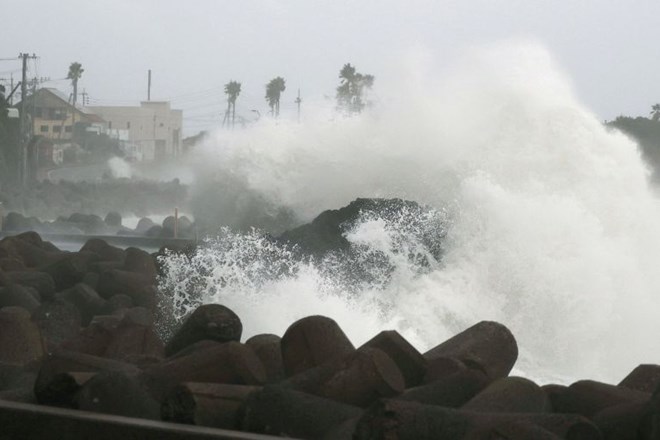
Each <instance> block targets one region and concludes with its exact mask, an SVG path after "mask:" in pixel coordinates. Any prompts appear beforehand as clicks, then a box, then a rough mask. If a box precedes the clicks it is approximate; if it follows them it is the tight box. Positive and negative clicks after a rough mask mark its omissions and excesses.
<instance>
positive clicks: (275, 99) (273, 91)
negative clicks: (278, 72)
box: [266, 76, 286, 117]
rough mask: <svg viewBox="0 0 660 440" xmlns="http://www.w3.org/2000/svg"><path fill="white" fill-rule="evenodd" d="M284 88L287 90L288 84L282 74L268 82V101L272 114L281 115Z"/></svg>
mask: <svg viewBox="0 0 660 440" xmlns="http://www.w3.org/2000/svg"><path fill="white" fill-rule="evenodd" d="M284 90H286V84H285V81H284V78H282V77H281V76H278V77H277V78H273V79H271V80H270V81H269V82H268V84H266V101H268V106H269V107H270V113H271V115H273V116H275V117H277V116H279V115H280V95H281V94H282V92H283V91H284Z"/></svg>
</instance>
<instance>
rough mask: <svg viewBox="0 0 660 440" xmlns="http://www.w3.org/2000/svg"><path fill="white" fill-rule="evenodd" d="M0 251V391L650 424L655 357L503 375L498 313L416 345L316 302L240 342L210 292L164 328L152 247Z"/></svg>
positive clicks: (391, 415) (337, 422) (648, 433)
mask: <svg viewBox="0 0 660 440" xmlns="http://www.w3.org/2000/svg"><path fill="white" fill-rule="evenodd" d="M0 258H2V259H3V260H4V261H12V262H14V263H12V264H5V265H3V266H2V269H1V270H0V400H2V401H5V402H28V403H31V402H36V403H38V404H40V405H44V406H50V407H60V408H71V409H80V410H85V411H90V412H93V413H99V414H110V415H121V416H128V417H133V418H139V419H145V420H166V421H171V422H176V423H182V424H192V425H200V426H207V427H213V428H223V429H231V430H237V431H244V432H246V433H253V434H267V435H275V436H283V437H295V438H310V439H318V438H320V439H323V438H326V439H344V438H345V439H512V440H516V439H520V440H527V439H562V438H563V439H656V438H660V388H658V387H659V386H660V385H659V383H658V382H660V380H659V379H658V377H660V374H659V371H660V366H658V365H649V364H645V365H640V366H639V367H637V368H636V369H634V371H632V372H631V373H630V374H629V375H628V376H627V377H625V378H622V381H621V383H619V384H618V385H616V384H607V383H602V382H597V381H593V380H580V381H577V382H575V383H573V384H571V385H569V386H563V385H556V384H538V383H535V382H533V381H531V380H529V379H526V378H522V377H517V376H514V375H511V371H512V368H513V367H514V366H515V362H516V360H517V357H518V345H517V342H516V339H515V337H514V335H513V334H512V333H511V332H510V331H509V329H507V328H506V327H505V326H504V325H502V324H500V323H497V322H492V321H482V322H478V323H475V324H474V325H473V326H471V327H469V328H467V329H465V330H463V331H462V332H459V333H457V334H456V335H454V336H453V337H451V338H449V339H447V340H445V341H438V344H437V345H436V346H435V347H433V348H431V349H430V350H428V351H427V352H426V353H420V352H419V351H418V350H417V349H416V348H415V347H414V346H413V345H411V344H410V343H409V342H408V341H406V339H405V338H404V337H403V336H402V335H401V334H399V333H397V332H396V331H393V330H390V331H383V332H381V333H379V334H377V335H372V336H373V337H372V338H371V339H369V340H368V342H366V343H365V344H363V345H362V346H361V347H358V348H356V347H355V346H354V345H353V344H352V342H351V341H350V340H349V338H348V337H347V336H346V334H345V333H344V332H343V331H342V329H341V328H340V326H339V325H338V324H337V323H336V322H335V321H333V320H332V319H331V318H328V317H325V316H318V315H317V316H308V317H304V318H302V319H299V320H298V321H295V322H292V323H291V325H290V326H289V328H288V329H287V330H286V331H285V332H284V333H283V334H282V335H274V334H262V335H256V336H253V337H251V338H249V339H247V340H246V341H243V338H244V336H243V334H242V324H241V319H240V317H239V316H237V315H236V314H235V313H234V312H233V311H232V310H230V309H229V308H227V307H225V306H222V305H218V304H206V305H202V306H199V307H197V308H196V309H195V310H194V311H193V312H192V313H191V314H190V315H189V316H188V317H187V319H186V320H185V321H184V322H183V323H182V324H181V326H180V327H179V328H178V329H177V331H175V332H174V333H173V334H172V336H171V337H170V338H169V339H168V340H165V341H163V340H161V338H160V336H159V334H158V332H157V331H156V328H155V323H154V321H155V318H154V316H155V314H156V303H157V299H158V292H157V290H156V282H157V267H158V266H157V263H156V261H155V256H154V255H150V254H148V253H146V252H143V251H140V250H139V249H127V250H123V249H119V248H116V247H113V246H110V245H108V244H107V243H105V242H103V241H102V240H98V239H94V240H90V241H89V242H88V243H87V244H85V246H83V249H82V250H81V251H79V252H63V251H60V250H58V249H57V248H56V247H54V246H53V245H52V244H50V243H48V242H47V241H44V240H42V239H41V237H40V236H39V235H38V234H35V233H25V234H20V235H17V236H12V237H7V238H5V239H3V240H1V241H0ZM90 280H93V281H94V282H93V283H92V281H90ZM92 284H94V285H92ZM16 426H18V424H17V425H16ZM11 429H13V428H12V427H11V426H10V427H8V428H7V429H4V430H3V432H2V435H4V436H8V437H7V438H12V437H11V436H12V432H11Z"/></svg>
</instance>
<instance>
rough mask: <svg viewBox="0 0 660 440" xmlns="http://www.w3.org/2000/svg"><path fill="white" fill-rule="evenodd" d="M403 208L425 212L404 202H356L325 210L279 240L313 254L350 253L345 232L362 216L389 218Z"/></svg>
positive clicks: (370, 200) (363, 200)
mask: <svg viewBox="0 0 660 440" xmlns="http://www.w3.org/2000/svg"><path fill="white" fill-rule="evenodd" d="M403 209H406V210H413V211H419V212H420V213H421V212H423V210H424V209H423V208H422V207H421V206H420V205H419V204H417V203H416V202H409V201H405V200H401V199H356V200H354V201H352V202H351V203H350V204H349V205H348V206H345V207H343V208H341V209H335V210H328V211H323V212H322V213H321V214H319V215H318V216H317V217H316V218H315V219H314V220H312V222H311V223H308V224H305V225H302V226H299V227H297V228H294V229H291V230H289V231H286V232H284V233H283V234H282V235H280V237H279V238H278V240H279V241H281V242H284V243H289V244H291V245H295V246H297V247H298V248H299V249H300V250H302V251H303V252H305V253H308V254H312V255H322V254H324V253H326V252H328V251H336V250H347V249H348V248H349V246H350V245H349V242H348V240H347V239H346V237H345V232H346V230H347V228H350V226H352V225H353V224H354V223H355V222H356V221H357V220H358V219H359V217H360V215H362V214H363V213H367V212H370V213H376V214H379V215H383V216H390V215H391V214H393V213H396V212H399V211H401V210H403Z"/></svg>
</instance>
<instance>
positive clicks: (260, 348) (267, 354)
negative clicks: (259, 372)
mask: <svg viewBox="0 0 660 440" xmlns="http://www.w3.org/2000/svg"><path fill="white" fill-rule="evenodd" d="M281 341H282V338H280V337H279V336H277V335H271V334H261V335H255V336H252V337H251V338H250V339H248V340H247V341H245V345H247V346H248V347H250V348H251V349H252V350H253V351H254V353H255V354H256V355H257V356H258V357H259V359H261V362H262V363H263V365H264V368H265V370H266V379H267V383H276V382H279V381H281V380H282V379H284V364H283V362H282V346H281Z"/></svg>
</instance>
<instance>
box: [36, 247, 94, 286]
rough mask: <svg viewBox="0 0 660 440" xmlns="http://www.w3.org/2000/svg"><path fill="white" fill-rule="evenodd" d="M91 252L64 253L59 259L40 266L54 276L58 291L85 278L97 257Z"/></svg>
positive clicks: (40, 269) (41, 269) (41, 270)
mask: <svg viewBox="0 0 660 440" xmlns="http://www.w3.org/2000/svg"><path fill="white" fill-rule="evenodd" d="M97 258H98V257H97V255H96V254H94V253H91V252H71V253H68V254H65V255H63V257H62V258H60V259H59V260H58V261H55V262H53V263H50V264H48V265H46V266H43V267H40V268H39V271H40V272H45V273H47V274H48V275H50V276H51V277H52V278H53V281H54V283H55V288H56V290H57V291H60V290H64V289H68V288H70V287H73V286H74V285H76V284H78V283H79V282H81V281H82V280H83V278H84V277H85V274H86V273H87V270H88V268H89V265H90V263H92V262H93V261H94V260H95V259H97Z"/></svg>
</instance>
